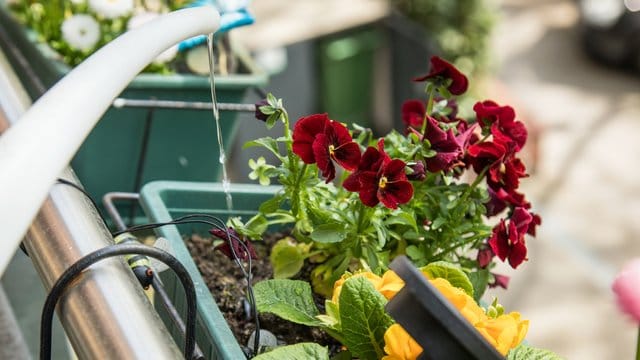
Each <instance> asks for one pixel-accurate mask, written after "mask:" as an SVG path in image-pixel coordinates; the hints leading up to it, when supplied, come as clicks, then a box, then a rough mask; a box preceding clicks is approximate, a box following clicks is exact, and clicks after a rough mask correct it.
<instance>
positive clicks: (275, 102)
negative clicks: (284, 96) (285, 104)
mask: <svg viewBox="0 0 640 360" xmlns="http://www.w3.org/2000/svg"><path fill="white" fill-rule="evenodd" d="M267 103H269V105H271V106H272V107H274V108H275V107H278V99H276V97H275V96H273V94H272V93H268V94H267Z"/></svg>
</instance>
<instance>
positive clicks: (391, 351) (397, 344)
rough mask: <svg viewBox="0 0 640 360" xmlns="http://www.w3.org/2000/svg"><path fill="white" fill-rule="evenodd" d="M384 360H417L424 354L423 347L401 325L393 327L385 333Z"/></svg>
mask: <svg viewBox="0 0 640 360" xmlns="http://www.w3.org/2000/svg"><path fill="white" fill-rule="evenodd" d="M384 352H386V353H387V355H385V356H383V357H382V360H415V359H416V358H417V357H418V355H420V354H421V353H422V347H421V346H420V344H418V343H417V342H416V341H415V340H413V338H412V337H411V336H410V335H409V333H407V332H406V331H405V330H404V329H403V328H402V326H400V325H399V324H393V325H391V326H390V327H389V328H388V329H387V331H386V332H385V333H384Z"/></svg>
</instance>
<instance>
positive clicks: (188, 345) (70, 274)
mask: <svg viewBox="0 0 640 360" xmlns="http://www.w3.org/2000/svg"><path fill="white" fill-rule="evenodd" d="M131 254H140V255H146V256H150V257H152V258H156V259H158V260H160V261H162V262H164V263H165V264H167V266H169V267H170V268H171V269H172V270H173V271H174V272H175V273H176V275H177V276H178V278H179V279H180V282H181V283H182V286H183V287H184V291H185V294H186V297H187V319H186V320H187V321H186V322H187V325H186V327H187V329H186V336H185V348H184V357H185V359H189V360H190V359H193V356H194V350H195V331H196V313H197V306H198V305H197V303H196V289H195V286H194V285H193V281H192V280H191V276H189V272H187V270H186V269H185V267H184V266H183V265H182V264H181V263H180V261H178V259H176V258H175V257H173V256H172V255H171V254H169V253H167V252H166V251H163V250H160V249H157V248H154V247H150V246H146V245H141V244H122V245H110V246H107V247H104V248H102V249H99V250H96V251H94V252H92V253H90V254H88V255H86V256H84V257H82V258H80V260H78V261H76V262H75V263H74V264H73V265H71V266H70V267H69V268H67V270H65V271H64V272H63V273H62V275H60V277H59V278H58V280H57V281H56V283H55V284H54V285H53V287H52V288H51V291H50V292H49V295H47V299H46V300H45V303H44V307H43V309H42V319H41V322H40V360H50V359H51V331H52V321H53V313H54V311H55V307H56V304H57V303H58V300H59V299H60V296H61V295H62V294H63V293H64V291H65V289H66V288H67V286H68V285H69V283H71V282H72V281H73V280H74V279H76V278H77V277H78V276H79V275H80V273H81V272H82V271H84V270H85V269H87V268H88V267H89V266H91V265H93V264H95V263H96V262H98V261H100V260H103V259H106V258H110V257H113V256H119V255H131Z"/></svg>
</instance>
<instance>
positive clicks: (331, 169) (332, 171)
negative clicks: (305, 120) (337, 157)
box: [312, 134, 336, 183]
mask: <svg viewBox="0 0 640 360" xmlns="http://www.w3.org/2000/svg"><path fill="white" fill-rule="evenodd" d="M329 144H330V143H329V138H328V137H327V135H325V134H318V135H316V139H315V141H314V142H313V144H312V148H313V156H314V158H315V159H316V163H317V165H318V169H319V170H320V171H321V172H322V176H323V177H325V178H326V180H325V181H326V182H327V183H329V182H330V181H331V180H333V179H334V178H335V177H336V168H335V166H333V162H332V161H331V158H330V156H329Z"/></svg>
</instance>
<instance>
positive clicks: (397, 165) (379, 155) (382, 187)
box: [343, 141, 413, 209]
mask: <svg viewBox="0 0 640 360" xmlns="http://www.w3.org/2000/svg"><path fill="white" fill-rule="evenodd" d="M405 167H406V164H405V162H404V161H402V160H399V159H393V160H391V159H390V158H389V156H388V155H387V154H386V153H385V152H384V143H383V142H382V141H380V142H378V149H376V148H374V147H371V146H370V147H368V148H367V150H366V151H365V153H364V155H363V156H362V159H361V161H360V164H359V165H358V169H357V170H356V171H355V172H354V173H352V174H351V175H349V177H348V178H347V179H346V180H345V181H344V184H343V186H344V188H345V189H347V190H349V191H353V192H358V194H359V195H360V200H361V201H362V203H363V204H365V205H367V206H370V207H373V206H376V205H377V204H378V203H380V202H381V203H382V204H383V205H384V206H386V207H388V208H390V209H396V208H397V207H398V205H399V204H404V203H406V202H408V201H409V200H411V197H412V196H413V186H411V183H410V182H409V181H408V179H407V175H406V174H405V170H404V169H405Z"/></svg>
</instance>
